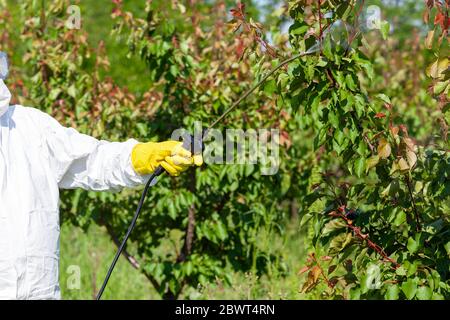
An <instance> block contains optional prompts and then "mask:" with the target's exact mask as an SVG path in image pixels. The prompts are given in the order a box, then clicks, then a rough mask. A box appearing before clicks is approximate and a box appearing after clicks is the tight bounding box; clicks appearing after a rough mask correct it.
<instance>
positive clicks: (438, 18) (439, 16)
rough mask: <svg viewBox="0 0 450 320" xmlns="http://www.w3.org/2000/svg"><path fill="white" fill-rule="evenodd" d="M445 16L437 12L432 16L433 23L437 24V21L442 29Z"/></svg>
mask: <svg viewBox="0 0 450 320" xmlns="http://www.w3.org/2000/svg"><path fill="white" fill-rule="evenodd" d="M444 22H445V16H444V15H443V14H442V13H441V12H439V13H438V14H437V15H436V16H435V17H434V25H437V24H438V23H439V25H440V26H441V28H442V30H444V29H445V23H444Z"/></svg>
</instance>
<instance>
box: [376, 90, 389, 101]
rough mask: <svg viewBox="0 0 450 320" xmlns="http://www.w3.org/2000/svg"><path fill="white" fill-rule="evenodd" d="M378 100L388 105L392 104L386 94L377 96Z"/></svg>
mask: <svg viewBox="0 0 450 320" xmlns="http://www.w3.org/2000/svg"><path fill="white" fill-rule="evenodd" d="M376 97H377V98H379V99H380V100H382V101H383V102H386V103H388V104H391V99H390V98H389V97H388V96H387V95H385V94H384V93H379V94H377V95H376Z"/></svg>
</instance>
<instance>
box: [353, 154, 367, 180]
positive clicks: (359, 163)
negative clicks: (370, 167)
mask: <svg viewBox="0 0 450 320" xmlns="http://www.w3.org/2000/svg"><path fill="white" fill-rule="evenodd" d="M365 167H366V158H364V157H360V158H358V160H356V161H355V164H354V167H353V169H354V171H355V174H356V176H357V177H358V178H361V176H362V175H363V173H364V169H365Z"/></svg>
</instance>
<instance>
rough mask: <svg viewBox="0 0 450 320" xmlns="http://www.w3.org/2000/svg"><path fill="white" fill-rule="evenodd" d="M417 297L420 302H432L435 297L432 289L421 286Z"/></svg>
mask: <svg viewBox="0 0 450 320" xmlns="http://www.w3.org/2000/svg"><path fill="white" fill-rule="evenodd" d="M416 296H417V299H419V300H430V299H431V297H432V296H433V291H432V290H431V288H430V287H425V286H421V287H419V289H417V294H416Z"/></svg>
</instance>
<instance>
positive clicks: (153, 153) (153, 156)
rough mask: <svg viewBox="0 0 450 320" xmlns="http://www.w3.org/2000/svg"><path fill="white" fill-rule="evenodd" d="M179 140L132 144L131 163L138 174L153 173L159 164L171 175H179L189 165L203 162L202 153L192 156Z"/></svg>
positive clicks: (198, 164) (199, 164)
mask: <svg viewBox="0 0 450 320" xmlns="http://www.w3.org/2000/svg"><path fill="white" fill-rule="evenodd" d="M182 145H183V143H182V142H179V141H173V140H170V141H165V142H147V143H139V144H137V145H136V146H134V148H133V150H132V152H131V163H132V165H133V168H134V170H135V171H136V172H137V173H139V174H140V175H147V174H151V173H153V172H154V171H155V170H156V168H158V167H159V166H160V165H161V166H162V167H163V168H164V169H165V170H166V171H167V172H168V173H169V174H170V175H171V176H179V175H180V173H181V172H183V171H186V170H187V169H188V168H189V167H191V166H193V165H196V166H201V165H202V164H203V157H202V155H194V156H192V154H191V152H190V151H188V150H186V149H184V148H183V147H182Z"/></svg>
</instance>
